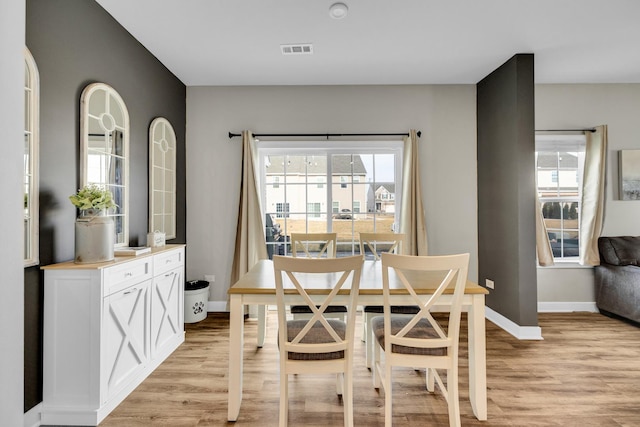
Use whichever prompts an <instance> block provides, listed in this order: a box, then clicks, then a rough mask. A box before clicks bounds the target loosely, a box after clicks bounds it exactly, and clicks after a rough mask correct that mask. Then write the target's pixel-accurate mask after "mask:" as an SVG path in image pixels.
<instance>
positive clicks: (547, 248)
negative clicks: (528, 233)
mask: <svg viewBox="0 0 640 427" xmlns="http://www.w3.org/2000/svg"><path fill="white" fill-rule="evenodd" d="M536 253H537V255H538V265H541V266H543V267H548V266H550V265H553V264H554V262H553V250H552V249H551V243H550V242H549V234H548V233H547V226H546V225H545V223H544V217H543V216H542V203H540V198H539V197H538V192H537V186H536Z"/></svg>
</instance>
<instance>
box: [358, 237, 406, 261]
mask: <svg viewBox="0 0 640 427" xmlns="http://www.w3.org/2000/svg"><path fill="white" fill-rule="evenodd" d="M406 240H407V236H406V234H402V233H360V254H361V255H362V256H363V257H364V256H365V252H366V250H367V248H369V250H370V251H371V253H372V254H373V259H374V260H376V261H379V260H380V256H379V255H378V249H379V248H378V247H379V246H385V247H386V246H389V248H388V249H387V248H385V250H384V251H381V252H388V253H395V254H402V253H403V252H402V251H403V250H405V247H406V246H407V241H406Z"/></svg>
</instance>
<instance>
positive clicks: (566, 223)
mask: <svg viewBox="0 0 640 427" xmlns="http://www.w3.org/2000/svg"><path fill="white" fill-rule="evenodd" d="M584 150H585V138H584V136H583V135H538V136H536V173H537V185H538V197H539V198H540V202H541V204H542V216H543V217H544V222H545V225H546V227H547V233H548V235H549V242H550V243H551V249H552V250H553V257H554V259H556V260H568V261H575V260H577V258H578V256H579V255H580V254H579V248H580V232H579V230H580V196H581V189H582V175H583V167H584Z"/></svg>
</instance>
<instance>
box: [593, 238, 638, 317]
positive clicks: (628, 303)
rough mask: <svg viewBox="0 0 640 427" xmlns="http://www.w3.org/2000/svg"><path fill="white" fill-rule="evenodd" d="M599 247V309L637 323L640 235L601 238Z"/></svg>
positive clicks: (597, 286) (596, 271)
mask: <svg viewBox="0 0 640 427" xmlns="http://www.w3.org/2000/svg"><path fill="white" fill-rule="evenodd" d="M598 250H599V251H600V265H599V266H597V267H596V268H595V281H596V282H595V283H596V305H597V306H598V309H599V310H600V311H601V312H603V313H604V314H615V315H617V316H621V317H624V318H626V319H629V320H632V321H634V322H638V323H640V237H633V236H619V237H600V238H599V239H598Z"/></svg>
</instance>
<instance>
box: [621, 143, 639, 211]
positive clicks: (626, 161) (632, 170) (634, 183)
mask: <svg viewBox="0 0 640 427" xmlns="http://www.w3.org/2000/svg"><path fill="white" fill-rule="evenodd" d="M618 162H619V163H618V169H619V173H620V199H621V200H640V150H620V152H619V156H618Z"/></svg>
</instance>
